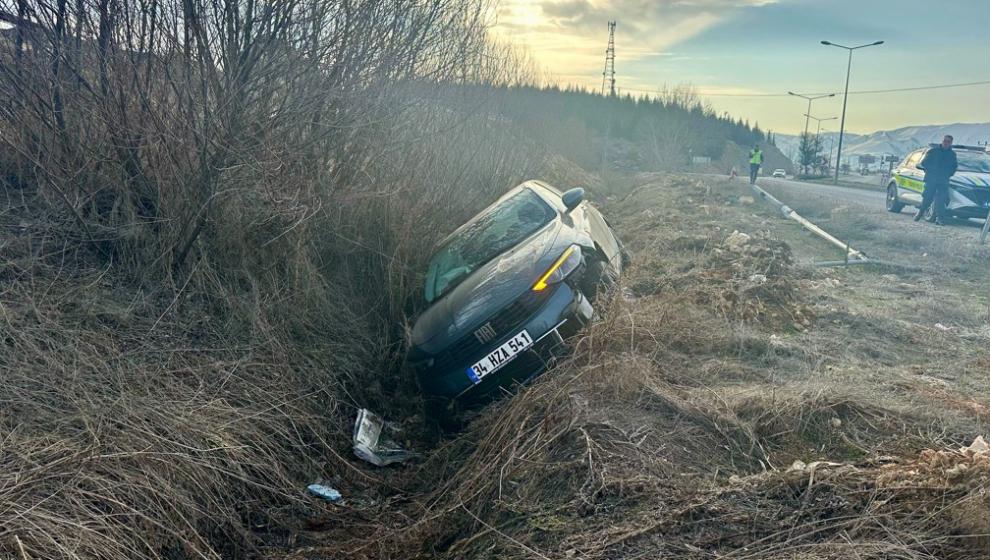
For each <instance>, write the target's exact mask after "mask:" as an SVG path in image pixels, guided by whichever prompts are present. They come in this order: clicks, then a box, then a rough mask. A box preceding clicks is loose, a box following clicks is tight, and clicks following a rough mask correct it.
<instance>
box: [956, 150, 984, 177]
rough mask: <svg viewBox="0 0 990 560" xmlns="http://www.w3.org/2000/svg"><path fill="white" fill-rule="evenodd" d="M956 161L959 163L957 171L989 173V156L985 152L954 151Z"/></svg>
mask: <svg viewBox="0 0 990 560" xmlns="http://www.w3.org/2000/svg"><path fill="white" fill-rule="evenodd" d="M956 159H957V160H958V162H959V171H969V172H972V173H990V154H988V153H986V152H974V151H966V150H956Z"/></svg>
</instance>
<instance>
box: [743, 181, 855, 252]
mask: <svg viewBox="0 0 990 560" xmlns="http://www.w3.org/2000/svg"><path fill="white" fill-rule="evenodd" d="M750 188H752V189H753V192H755V193H756V194H757V195H758V196H759V197H760V198H762V199H764V200H768V201H770V202H772V203H774V204H776V205H777V206H778V207H779V208H780V212H781V213H782V214H783V215H784V217H785V218H790V219H792V220H794V221H795V222H797V223H799V224H801V226H802V227H804V229H806V230H808V231H810V232H811V233H814V234H815V235H817V236H818V237H821V238H822V239H824V240H825V241H828V242H829V243H831V244H832V245H835V246H836V247H838V248H839V249H842V250H843V251H844V252H845V253H846V258H845V261H843V262H844V263H846V264H853V263H855V262H856V261H867V260H869V259H867V258H866V255H864V254H863V253H861V252H860V251H857V250H856V249H853V248H851V247H849V244H848V243H844V242H843V241H840V240H839V239H837V238H836V237H835V236H833V235H832V234H830V233H829V232H827V231H825V230H823V229H822V228H820V227H818V226H816V225H815V224H813V223H811V222H809V221H808V220H807V219H806V218H805V217H804V216H802V215H801V214H798V213H797V212H795V211H794V210H793V209H792V208H791V207H790V206H788V205H786V204H784V203H783V202H781V201H779V200H777V199H776V198H774V196H773V195H772V194H770V193H768V192H767V191H765V190H763V189H761V188H760V187H758V186H756V184H755V183H754V184H752V185H750Z"/></svg>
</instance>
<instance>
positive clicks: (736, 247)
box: [725, 231, 752, 253]
mask: <svg viewBox="0 0 990 560" xmlns="http://www.w3.org/2000/svg"><path fill="white" fill-rule="evenodd" d="M750 239H752V237H750V235H749V234H748V233H742V232H740V231H733V232H732V233H731V234H729V237H726V238H725V246H726V248H727V249H729V250H730V251H732V252H735V253H741V252H742V251H743V249H744V248H745V247H746V244H747V243H749V240H750Z"/></svg>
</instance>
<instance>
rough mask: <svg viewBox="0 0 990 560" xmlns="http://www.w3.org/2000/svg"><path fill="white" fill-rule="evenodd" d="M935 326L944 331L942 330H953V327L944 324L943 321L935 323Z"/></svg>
mask: <svg viewBox="0 0 990 560" xmlns="http://www.w3.org/2000/svg"><path fill="white" fill-rule="evenodd" d="M935 328H936V329H938V330H940V331H942V332H949V331H951V330H952V327H947V326H945V325H943V324H942V323H935Z"/></svg>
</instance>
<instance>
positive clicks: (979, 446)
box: [962, 436, 990, 455]
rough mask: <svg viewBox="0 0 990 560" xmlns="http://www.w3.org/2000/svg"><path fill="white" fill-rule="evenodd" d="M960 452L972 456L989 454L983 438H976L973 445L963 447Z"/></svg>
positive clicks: (989, 446) (989, 449) (988, 447)
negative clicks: (968, 453)
mask: <svg viewBox="0 0 990 560" xmlns="http://www.w3.org/2000/svg"><path fill="white" fill-rule="evenodd" d="M962 451H968V452H970V453H972V454H973V455H986V454H988V453H990V445H988V444H987V442H986V440H984V439H983V436H976V439H974V440H973V443H971V444H969V447H963V448H962Z"/></svg>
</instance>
